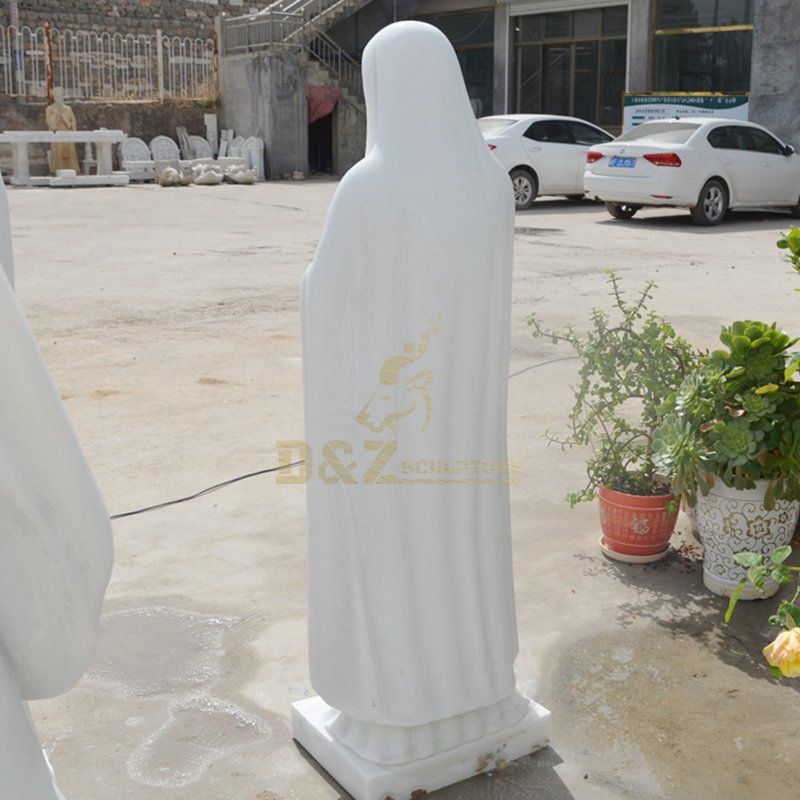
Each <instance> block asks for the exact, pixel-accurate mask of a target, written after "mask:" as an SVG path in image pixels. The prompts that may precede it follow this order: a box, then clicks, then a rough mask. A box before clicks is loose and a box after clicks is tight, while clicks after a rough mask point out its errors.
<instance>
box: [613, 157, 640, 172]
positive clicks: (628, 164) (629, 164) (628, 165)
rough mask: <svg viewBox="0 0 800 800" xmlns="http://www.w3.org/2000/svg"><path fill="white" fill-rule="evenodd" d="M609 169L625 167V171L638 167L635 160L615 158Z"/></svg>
mask: <svg viewBox="0 0 800 800" xmlns="http://www.w3.org/2000/svg"><path fill="white" fill-rule="evenodd" d="M608 166H609V167H624V168H625V169H633V168H634V167H635V166H636V159H635V158H621V157H620V156H614V157H613V158H612V159H611V160H610V161H609V162H608Z"/></svg>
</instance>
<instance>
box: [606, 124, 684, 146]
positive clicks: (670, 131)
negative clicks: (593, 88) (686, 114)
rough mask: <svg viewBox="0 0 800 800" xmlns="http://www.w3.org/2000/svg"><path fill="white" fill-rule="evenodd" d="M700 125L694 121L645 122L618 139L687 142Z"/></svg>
mask: <svg viewBox="0 0 800 800" xmlns="http://www.w3.org/2000/svg"><path fill="white" fill-rule="evenodd" d="M699 127H700V125H699V124H697V123H694V122H645V123H642V124H641V125H637V126H636V127H635V128H631V129H630V130H629V131H625V133H623V134H622V136H620V137H619V138H618V139H617V140H616V141H618V142H635V141H638V140H640V139H646V140H647V141H649V142H664V143H665V144H685V143H686V142H687V141H688V140H689V137H690V136H691V135H692V134H693V133H694V132H695V131H696V130H697V129H698V128H699Z"/></svg>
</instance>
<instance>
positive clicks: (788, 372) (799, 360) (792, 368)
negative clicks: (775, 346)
mask: <svg viewBox="0 0 800 800" xmlns="http://www.w3.org/2000/svg"><path fill="white" fill-rule="evenodd" d="M798 367H800V357H799V356H794V357H793V358H792V360H791V361H790V362H789V363H788V364H787V365H786V369H785V370H784V371H783V379H784V380H785V381H788V380H789V378H791V377H792V375H794V373H795V372H797V368H798Z"/></svg>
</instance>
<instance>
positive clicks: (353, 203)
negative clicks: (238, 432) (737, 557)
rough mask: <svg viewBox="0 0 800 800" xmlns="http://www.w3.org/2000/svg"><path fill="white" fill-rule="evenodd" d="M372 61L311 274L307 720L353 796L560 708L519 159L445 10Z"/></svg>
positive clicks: (440, 779)
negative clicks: (453, 36)
mask: <svg viewBox="0 0 800 800" xmlns="http://www.w3.org/2000/svg"><path fill="white" fill-rule="evenodd" d="M363 64H364V66H363V69H364V84H365V94H366V100H367V109H368V134H367V153H366V156H365V158H364V159H363V160H362V161H361V162H359V164H357V165H356V166H355V167H354V168H353V169H352V170H351V171H350V172H349V173H348V174H347V175H346V176H345V177H344V179H343V180H342V182H341V184H340V186H339V188H338V190H337V192H336V195H335V197H334V200H333V203H332V205H331V208H330V211H329V213H328V218H327V220H326V223H325V229H324V231H323V234H322V239H321V241H320V244H319V248H318V250H317V253H316V256H315V258H314V261H313V263H312V264H311V266H310V267H309V268H308V270H307V272H306V274H305V277H304V281H303V291H302V322H303V348H304V349H303V362H304V386H305V415H306V432H307V436H306V438H307V443H308V446H309V448H310V451H311V454H312V459H313V466H312V474H311V479H310V482H309V484H308V529H309V648H310V667H311V682H312V685H313V687H314V688H315V690H316V691H317V692H318V693H319V695H320V697H321V698H322V699H321V700H320V699H319V698H315V699H312V700H309V701H303V702H301V703H298V704H296V705H295V709H294V715H293V722H294V733H295V737H296V738H297V739H298V740H299V741H300V742H301V743H302V744H303V745H304V746H306V747H307V749H309V750H310V751H311V753H312V754H313V755H314V756H315V757H316V758H317V759H318V760H320V761H321V763H322V764H323V766H325V767H326V768H327V769H328V770H329V771H331V772H332V773H333V775H334V777H336V778H337V780H339V781H340V782H341V783H342V784H343V785H344V786H345V788H347V789H348V791H350V792H351V793H352V794H354V795H355V796H356V797H357V798H358V800H375V798H382V797H384V796H385V795H389V796H391V797H393V798H395V800H401V798H403V797H408V796H410V794H411V793H412V792H413V791H414V790H417V789H424V790H426V791H431V790H432V789H435V788H437V787H439V786H442V785H445V784H446V783H450V782H452V781H454V780H459V779H461V778H464V777H467V776H468V775H470V774H473V773H474V772H475V771H476V769H479V768H485V767H486V766H487V765H489V766H490V765H491V764H493V763H495V761H499V760H509V759H510V758H514V757H518V756H519V755H521V754H523V753H526V752H530V751H531V750H533V749H535V748H536V747H538V746H541V745H542V744H544V743H545V741H546V739H547V735H548V733H547V724H548V713H547V712H546V711H545V710H544V709H542V708H541V707H539V706H536V704H534V703H532V702H531V701H530V700H528V698H526V697H524V696H523V695H521V694H520V693H519V692H518V691H517V689H516V685H515V677H514V669H513V664H514V659H515V657H516V655H517V630H516V620H515V610H514V591H513V578H512V569H511V534H510V521H509V486H508V477H509V475H508V472H507V471H506V464H507V454H506V398H507V375H508V340H509V316H510V307H511V270H512V244H513V225H514V207H513V198H512V191H511V187H510V184H509V180H508V175H507V174H506V172H505V171H504V169H503V168H502V167H501V166H500V164H499V163H498V162H497V161H496V160H495V159H494V157H493V156H492V155H491V154H490V152H489V151H488V149H487V148H486V145H485V143H484V142H483V139H482V137H481V135H480V133H479V130H478V127H477V124H476V121H475V118H474V115H473V114H472V111H471V108H470V105H469V100H468V98H467V94H466V91H465V88H464V84H463V80H462V78H461V72H460V69H459V65H458V61H457V59H456V56H455V53H454V52H453V49H452V47H451V45H450V44H449V42H448V41H447V39H446V38H445V37H444V35H443V34H442V33H440V32H439V31H438V30H437V29H435V28H434V27H432V26H430V25H425V24H423V23H417V22H404V23H397V24H395V25H391V26H389V27H388V28H385V29H383V30H382V31H381V32H380V33H379V34H377V35H376V36H375V37H374V39H373V40H372V41H371V42H370V44H369V45H368V47H367V49H366V50H365V52H364V60H363ZM323 701H324V702H323ZM481 764H483V767H481Z"/></svg>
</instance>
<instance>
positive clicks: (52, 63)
mask: <svg viewBox="0 0 800 800" xmlns="http://www.w3.org/2000/svg"><path fill="white" fill-rule="evenodd" d="M48 76H49V77H48ZM48 80H49V81H50V82H51V87H52V86H59V87H61V88H62V89H63V90H64V96H65V97H67V98H70V99H74V100H104V101H115V100H129V101H130V100H139V101H143V100H163V99H168V98H169V99H185V100H210V99H213V98H215V97H216V95H217V56H216V48H215V45H214V41H213V39H191V38H184V37H178V36H172V37H170V36H164V35H163V34H162V33H161V32H160V31H157V32H156V33H155V34H138V35H137V34H119V33H114V34H112V33H96V32H94V31H82V30H63V31H62V30H58V29H56V28H52V27H51V26H50V25H48V24H45V25H44V26H43V27H37V28H30V27H27V26H24V27H21V28H19V29H15V28H6V27H4V26H2V25H0V93H2V94H6V95H13V96H18V97H43V98H45V97H47V96H48Z"/></svg>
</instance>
